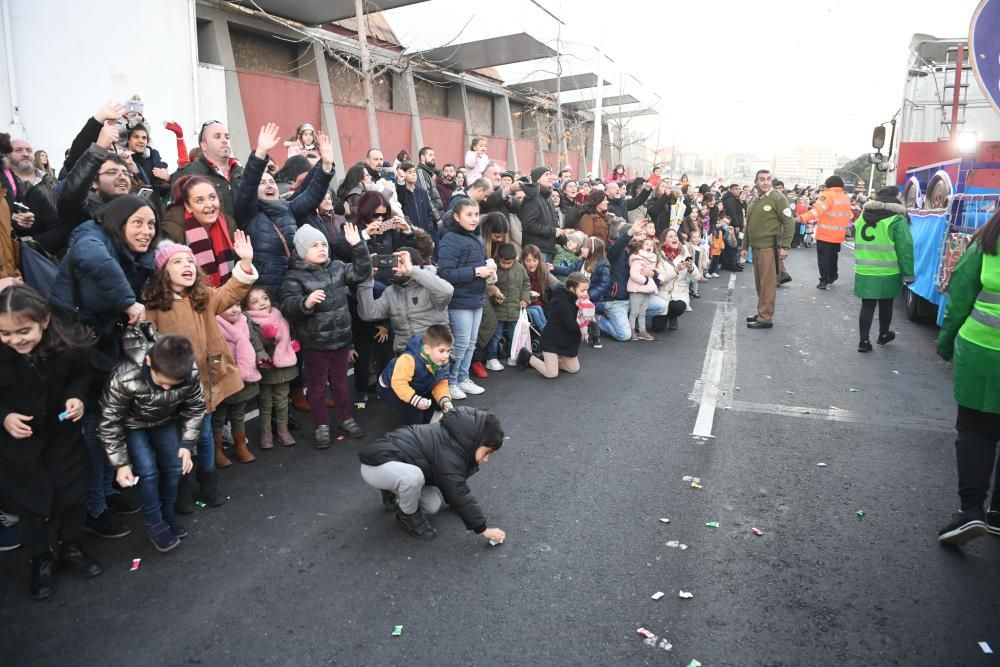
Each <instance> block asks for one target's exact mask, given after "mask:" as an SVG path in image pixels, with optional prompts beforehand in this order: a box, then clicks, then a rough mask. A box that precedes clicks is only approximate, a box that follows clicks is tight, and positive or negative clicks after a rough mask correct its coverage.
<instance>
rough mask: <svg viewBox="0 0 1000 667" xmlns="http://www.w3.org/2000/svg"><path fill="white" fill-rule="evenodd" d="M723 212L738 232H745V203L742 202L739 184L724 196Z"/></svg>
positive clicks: (733, 186)
mask: <svg viewBox="0 0 1000 667" xmlns="http://www.w3.org/2000/svg"><path fill="white" fill-rule="evenodd" d="M722 210H723V212H725V214H726V215H728V216H729V219H730V220H731V221H732V225H733V227H734V228H735V229H736V231H737V232H741V231H743V227H744V220H745V217H744V216H745V213H746V211H745V209H744V208H743V202H741V201H740V186H739V185H738V184H736V183H733V184H732V185H730V186H729V192H727V193H726V194H724V195H722Z"/></svg>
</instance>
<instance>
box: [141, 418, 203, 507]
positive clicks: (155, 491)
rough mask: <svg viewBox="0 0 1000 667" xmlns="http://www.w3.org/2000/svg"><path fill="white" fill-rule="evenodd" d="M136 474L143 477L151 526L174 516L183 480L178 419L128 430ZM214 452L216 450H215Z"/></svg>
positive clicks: (143, 494)
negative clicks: (149, 426) (154, 425)
mask: <svg viewBox="0 0 1000 667" xmlns="http://www.w3.org/2000/svg"><path fill="white" fill-rule="evenodd" d="M125 444H126V445H127V446H128V458H129V461H130V462H131V463H132V474H133V475H136V476H137V477H138V478H139V487H138V488H139V505H140V506H141V508H142V516H143V519H144V520H145V521H146V525H147V526H152V525H154V524H157V523H159V522H160V521H163V520H164V519H165V518H166V517H167V516H171V517H172V516H173V511H174V503H175V502H176V501H177V484H178V483H179V482H180V479H181V460H180V458H179V457H178V456H177V454H178V451H179V450H180V448H181V439H180V434H179V433H178V430H177V422H169V423H167V424H164V425H163V426H156V427H154V428H140V429H130V430H127V431H125ZM213 455H214V452H213Z"/></svg>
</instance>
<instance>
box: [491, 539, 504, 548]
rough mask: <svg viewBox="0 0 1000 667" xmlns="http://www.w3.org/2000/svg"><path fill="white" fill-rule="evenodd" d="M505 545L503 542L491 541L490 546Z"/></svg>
mask: <svg viewBox="0 0 1000 667" xmlns="http://www.w3.org/2000/svg"><path fill="white" fill-rule="evenodd" d="M501 544H503V542H497V541H496V540H490V546H491V547H495V546H499V545H501Z"/></svg>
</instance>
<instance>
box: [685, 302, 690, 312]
mask: <svg viewBox="0 0 1000 667" xmlns="http://www.w3.org/2000/svg"><path fill="white" fill-rule="evenodd" d="M684 312H686V313H690V312H691V304H688V307H687V308H685V309H684Z"/></svg>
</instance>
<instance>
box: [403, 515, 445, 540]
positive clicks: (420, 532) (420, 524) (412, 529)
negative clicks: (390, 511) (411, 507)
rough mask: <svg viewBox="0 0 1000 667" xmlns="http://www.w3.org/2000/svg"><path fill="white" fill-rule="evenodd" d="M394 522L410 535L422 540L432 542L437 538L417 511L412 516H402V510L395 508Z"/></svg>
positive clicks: (432, 529)
mask: <svg viewBox="0 0 1000 667" xmlns="http://www.w3.org/2000/svg"><path fill="white" fill-rule="evenodd" d="M396 520H397V521H399V525H401V526H402V527H403V528H404V529H405V530H406V532H408V533H409V534H411V535H415V536H417V537H419V538H421V539H424V540H433V539H434V538H435V537H437V531H436V530H434V527H433V526H432V525H431V524H430V522H429V521H428V520H427V517H425V516H424V513H423V512H421V511H420V510H419V509H418V510H417V511H416V512H414V513H413V514H403V512H402V510H400V509H398V508H397V509H396Z"/></svg>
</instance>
